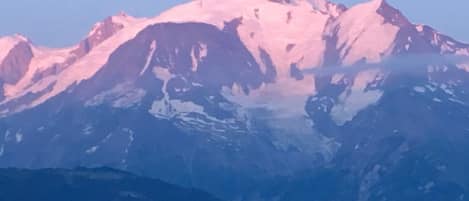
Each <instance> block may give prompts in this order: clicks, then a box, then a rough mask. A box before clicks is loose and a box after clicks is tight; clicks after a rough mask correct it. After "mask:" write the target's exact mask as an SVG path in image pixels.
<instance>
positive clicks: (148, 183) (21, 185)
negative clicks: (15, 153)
mask: <svg viewBox="0 0 469 201" xmlns="http://www.w3.org/2000/svg"><path fill="white" fill-rule="evenodd" d="M0 200H1V201H37V200H42V201H64V200H67V201H105V200H106V201H187V200H192V201H218V199H216V198H214V197H212V196H211V195H209V194H208V193H205V192H202V191H199V190H194V189H188V188H181V187H178V186H175V185H172V184H168V183H165V182H162V181H160V180H157V179H149V178H143V177H138V176H135V175H132V174H129V173H126V172H122V171H117V170H114V169H109V168H98V169H88V168H78V169H73V170H66V169H42V170H25V169H0Z"/></svg>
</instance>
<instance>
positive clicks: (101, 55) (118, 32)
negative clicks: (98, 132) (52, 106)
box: [0, 0, 469, 114]
mask: <svg viewBox="0 0 469 201" xmlns="http://www.w3.org/2000/svg"><path fill="white" fill-rule="evenodd" d="M389 7H390V6H389V5H388V4H387V3H386V1H384V0H372V1H370V2H366V3H362V4H359V5H356V6H354V7H352V8H350V9H347V8H345V7H344V6H342V5H340V4H335V3H332V2H329V1H327V0H285V1H281V0H227V1H224V2H223V3H220V1H219V0H193V1H190V2H188V3H185V4H182V5H179V6H176V7H174V8H171V9H169V10H167V11H166V12H163V13H162V14H161V15H159V16H156V17H153V18H134V17H132V16H129V15H127V14H125V13H120V14H118V15H116V16H112V17H109V18H107V19H106V20H104V21H102V22H99V23H97V24H96V25H95V26H94V27H93V29H92V30H91V31H90V32H89V34H88V36H87V38H85V40H83V41H82V43H86V45H83V44H82V43H81V44H78V45H76V46H73V47H69V48H63V49H47V48H41V47H33V51H34V55H35V57H34V58H33V59H32V62H31V65H30V67H29V70H28V72H27V73H26V75H25V76H24V77H23V78H22V79H21V80H20V81H19V82H18V83H16V84H15V85H5V86H4V92H5V100H4V101H3V102H1V103H0V110H2V108H1V106H2V104H5V103H8V102H10V101H14V100H17V99H19V98H21V97H24V96H26V95H27V94H31V93H33V94H35V93H39V92H44V91H45V89H48V88H50V89H49V90H48V91H47V92H46V93H43V94H41V95H39V96H38V97H37V98H35V99H34V100H32V101H31V102H28V103H22V105H20V106H17V107H16V108H8V109H7V110H5V111H6V112H4V113H3V114H7V113H11V112H18V111H21V110H23V109H27V108H31V107H34V106H36V105H38V104H41V103H43V102H44V101H46V100H48V99H49V98H51V97H54V96H56V95H57V94H59V93H61V92H63V91H64V90H66V89H67V88H68V87H69V86H71V85H73V84H76V83H79V82H81V81H83V80H86V79H89V78H91V77H93V75H94V74H95V73H96V72H97V71H98V70H99V69H100V68H101V67H102V66H103V65H104V64H105V63H106V62H107V60H108V58H109V56H110V55H111V54H112V53H113V52H114V51H115V50H116V49H117V48H118V47H119V46H121V45H122V44H123V43H125V42H127V41H129V40H131V39H133V38H134V37H135V36H136V35H137V34H138V33H139V32H140V31H142V30H143V29H144V28H146V27H147V26H149V25H152V24H156V23H164V22H176V23H182V22H202V23H207V24H212V25H214V26H217V27H218V28H219V29H223V27H224V26H225V23H226V22H229V21H232V20H233V19H240V25H239V26H238V27H237V31H238V34H239V37H240V39H241V41H242V42H243V43H244V45H245V46H246V47H247V48H248V49H249V50H250V52H251V53H252V55H253V56H254V58H255V59H256V61H257V62H258V63H259V65H260V66H261V68H262V70H264V72H265V69H266V65H267V64H265V63H264V60H263V59H262V51H265V52H266V53H267V54H268V55H269V56H270V57H271V59H272V61H273V64H274V65H275V67H276V70H277V74H278V77H277V78H276V82H275V83H273V84H271V85H269V86H265V87H263V90H265V91H257V92H254V93H253V94H259V95H258V96H257V98H256V99H259V98H262V94H263V93H265V92H266V91H269V92H272V91H274V92H275V93H280V94H281V95H282V96H289V95H290V93H291V91H292V90H290V89H289V88H291V87H294V88H296V89H298V90H297V91H295V92H294V93H295V95H298V94H301V95H302V96H304V98H306V97H307V96H310V95H311V94H314V93H315V86H314V77H312V76H306V77H305V78H304V79H302V80H296V79H294V78H292V76H291V68H292V66H293V65H294V66H295V68H297V69H298V70H300V71H301V70H302V69H305V68H311V67H321V66H323V65H324V64H325V61H326V59H327V58H326V57H328V55H326V52H330V50H329V49H328V48H331V47H332V48H335V50H334V51H337V52H338V58H339V60H340V61H339V64H345V65H351V64H354V63H357V62H361V61H363V60H365V61H366V62H379V61H380V60H381V59H383V58H384V57H386V56H387V55H389V54H391V53H392V51H391V50H392V48H393V46H394V45H395V44H394V41H395V39H396V37H397V35H398V33H399V31H400V30H401V27H400V26H399V24H396V23H393V21H392V19H394V17H396V16H384V14H383V13H386V11H385V10H384V11H383V9H389ZM393 14H394V15H398V14H400V13H393ZM388 17H390V18H392V19H388ZM400 17H402V18H405V17H403V16H400ZM420 28H421V27H420ZM420 28H419V26H416V30H417V31H418V30H419V29H420ZM421 29H422V30H423V28H421ZM440 36H442V35H440ZM18 38H20V39H21V37H18ZM442 38H443V39H444V37H438V38H437V39H438V40H436V39H435V41H437V42H438V43H441V40H442ZM24 40H26V39H24ZM8 41H9V42H8ZM11 41H13V42H11ZM14 41H15V40H12V39H4V38H2V39H0V47H2V48H1V50H0V60H1V58H2V55H4V54H6V53H4V52H5V51H2V50H5V49H8V47H10V46H12V44H15V43H14ZM453 43H454V44H456V43H455V42H452V41H449V42H446V43H444V44H447V45H448V46H451V44H453ZM331 44H332V45H331ZM441 44H443V43H441ZM149 45H150V44H149ZM3 47H6V48H3ZM83 47H86V48H85V49H83ZM156 47H157V45H156ZM442 47H443V48H444V47H445V46H442ZM450 48H452V47H448V48H446V49H450ZM453 49H454V48H453ZM153 51H154V50H153ZM454 52H456V53H460V54H469V48H468V49H464V48H462V49H461V48H459V49H455V51H453V53H454ZM192 60H193V63H194V66H193V68H194V69H196V68H197V66H196V65H195V63H196V62H195V61H197V58H192ZM199 60H200V58H199ZM142 68H143V67H142ZM150 68H151V66H150ZM0 91H1V90H0ZM254 97H256V96H254ZM302 101H303V100H302ZM4 109H5V108H3V110H4Z"/></svg>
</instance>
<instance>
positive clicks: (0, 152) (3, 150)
mask: <svg viewBox="0 0 469 201" xmlns="http://www.w3.org/2000/svg"><path fill="white" fill-rule="evenodd" d="M4 153H5V145H4V144H2V146H0V157H2V156H3V154H4Z"/></svg>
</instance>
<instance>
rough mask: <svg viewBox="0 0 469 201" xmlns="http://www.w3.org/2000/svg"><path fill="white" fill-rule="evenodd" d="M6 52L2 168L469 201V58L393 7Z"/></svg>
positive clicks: (326, 6) (179, 9) (253, 15)
mask: <svg viewBox="0 0 469 201" xmlns="http://www.w3.org/2000/svg"><path fill="white" fill-rule="evenodd" d="M0 47H1V48H0V49H1V50H0V85H2V86H3V87H0V115H1V116H2V117H1V119H0V136H2V137H0V167H18V168H33V169H39V168H74V167H77V166H85V167H101V166H109V167H113V168H118V169H122V170H126V171H130V172H132V173H136V174H138V175H144V176H150V177H154V178H159V179H162V180H164V181H167V182H170V183H175V184H179V185H182V186H186V187H194V188H198V189H202V190H205V191H207V192H209V193H212V194H213V195H215V196H218V197H220V198H223V199H225V200H236V201H237V200H247V201H257V200H266V201H267V200H269V201H270V200H278V201H282V200H285V201H296V200H298V201H303V200H324V201H336V200H357V201H365V200H369V201H375V200H387V201H402V200H445V201H449V200H469V197H468V196H466V195H467V194H468V193H469V177H468V176H467V174H466V170H467V169H468V168H469V162H466V160H465V159H466V155H467V154H466V153H467V151H468V148H467V147H469V126H467V122H469V107H468V106H469V94H468V93H467V89H469V64H468V63H469V62H468V59H467V58H468V57H469V45H468V44H464V43H461V42H458V41H456V40H454V39H452V38H450V37H448V36H446V35H444V34H442V33H439V32H438V31H436V30H434V29H432V28H431V27H429V26H426V25H416V24H413V23H412V22H410V21H409V20H408V19H407V18H406V17H405V16H404V15H403V14H402V13H401V12H400V11H399V10H397V9H395V8H393V7H392V6H391V5H389V4H388V3H387V2H386V1H384V0H372V1H369V2H366V3H362V4H359V5H356V6H354V7H351V8H347V7H345V6H343V5H340V4H335V3H332V2H328V1H326V0H289V1H285V0H226V1H223V2H220V1H218V0H194V1H190V2H188V3H185V4H182V5H179V6H176V7H174V8H172V9H169V10H168V11H166V12H164V13H162V14H161V15H159V16H156V17H154V18H134V17H131V16H128V15H126V14H124V13H120V14H118V15H116V16H112V17H109V18H107V19H105V20H104V21H102V22H99V23H97V24H96V25H95V26H94V27H93V29H92V31H91V32H90V33H89V34H88V36H87V37H86V38H85V39H83V40H82V41H81V42H79V43H78V44H77V45H75V46H72V47H67V48H63V49H50V48H45V47H38V46H36V45H34V43H33V42H31V41H30V40H28V39H27V38H26V37H24V36H20V35H16V36H9V37H4V38H0ZM329 191H331V193H327V192H329Z"/></svg>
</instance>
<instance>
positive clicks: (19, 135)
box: [15, 131, 23, 143]
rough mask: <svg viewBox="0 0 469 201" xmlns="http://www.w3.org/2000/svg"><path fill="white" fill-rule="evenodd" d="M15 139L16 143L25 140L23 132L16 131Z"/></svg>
mask: <svg viewBox="0 0 469 201" xmlns="http://www.w3.org/2000/svg"><path fill="white" fill-rule="evenodd" d="M15 139H16V143H21V142H22V141H23V133H21V131H18V132H16V134H15Z"/></svg>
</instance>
